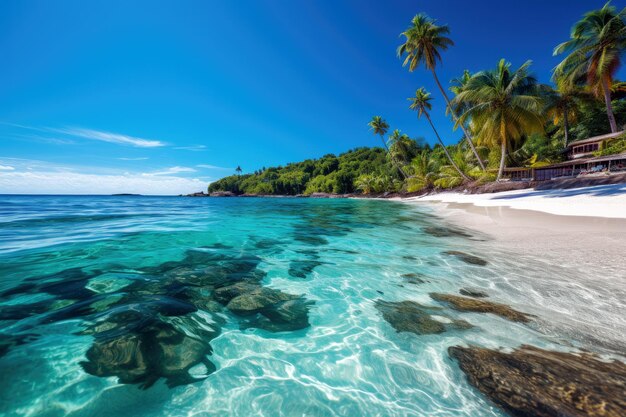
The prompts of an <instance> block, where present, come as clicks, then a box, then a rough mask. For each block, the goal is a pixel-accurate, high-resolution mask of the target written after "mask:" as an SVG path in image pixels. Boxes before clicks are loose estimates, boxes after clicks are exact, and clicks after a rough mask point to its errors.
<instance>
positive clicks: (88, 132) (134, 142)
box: [50, 127, 165, 148]
mask: <svg viewBox="0 0 626 417" xmlns="http://www.w3.org/2000/svg"><path fill="white" fill-rule="evenodd" d="M50 130H52V131H55V132H59V133H64V134H66V135H70V136H75V137H79V138H84V139H92V140H99V141H102V142H109V143H117V144H120V145H130V146H135V147H138V148H156V147H159V146H165V143H164V142H161V141H158V140H151V139H142V138H137V137H133V136H127V135H122V134H119V133H111V132H101V131H98V130H92V129H83V128H79V127H71V128H66V129H50Z"/></svg>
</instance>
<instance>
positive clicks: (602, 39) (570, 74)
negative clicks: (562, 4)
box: [554, 3, 626, 132]
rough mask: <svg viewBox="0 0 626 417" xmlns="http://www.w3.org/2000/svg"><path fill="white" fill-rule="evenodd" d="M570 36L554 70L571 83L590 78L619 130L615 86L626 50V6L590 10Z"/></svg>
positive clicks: (558, 51)
mask: <svg viewBox="0 0 626 417" xmlns="http://www.w3.org/2000/svg"><path fill="white" fill-rule="evenodd" d="M570 37H571V39H570V40H569V41H567V42H563V43H562V44H560V45H558V46H557V47H556V48H555V49H554V55H559V54H562V53H568V55H567V56H566V57H565V59H563V61H562V62H561V63H560V64H559V65H557V67H556V68H555V69H554V72H555V75H556V76H557V77H560V76H566V77H567V78H569V79H570V81H571V82H578V81H579V80H581V79H585V78H586V82H587V84H588V85H589V86H590V87H591V89H592V90H593V92H594V94H595V95H596V97H598V98H600V97H604V102H605V104H606V113H607V116H608V118H609V125H610V126H611V132H617V123H616V122H615V115H614V114H613V107H612V105H611V85H612V84H613V79H614V77H615V74H616V73H617V71H618V69H619V67H620V65H621V59H622V58H623V56H624V51H625V50H626V8H624V9H622V10H621V11H620V12H617V10H616V9H615V7H613V6H611V5H610V4H609V3H606V4H605V5H604V7H602V8H601V9H599V10H593V11H591V12H588V13H586V14H585V15H584V16H583V18H582V19H581V20H579V21H578V22H577V23H576V24H575V25H574V27H572V33H571V36H570Z"/></svg>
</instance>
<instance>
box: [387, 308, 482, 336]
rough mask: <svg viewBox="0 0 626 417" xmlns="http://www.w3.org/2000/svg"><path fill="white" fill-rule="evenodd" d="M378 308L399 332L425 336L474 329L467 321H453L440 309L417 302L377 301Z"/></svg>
mask: <svg viewBox="0 0 626 417" xmlns="http://www.w3.org/2000/svg"><path fill="white" fill-rule="evenodd" d="M376 308H377V309H378V311H380V313H381V314H382V316H383V318H384V319H385V321H387V322H388V323H389V324H390V325H391V327H393V328H394V329H395V330H396V331H397V332H410V333H415V334H418V335H424V334H437V333H443V332H445V331H446V330H450V329H468V328H471V327H472V325H471V324H469V323H468V322H466V321H463V320H453V319H451V318H449V317H447V316H445V315H443V314H442V311H441V309H440V308H438V307H428V306H423V305H421V304H418V303H416V302H415V301H399V302H393V301H383V300H376Z"/></svg>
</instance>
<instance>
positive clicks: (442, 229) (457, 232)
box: [422, 226, 472, 238]
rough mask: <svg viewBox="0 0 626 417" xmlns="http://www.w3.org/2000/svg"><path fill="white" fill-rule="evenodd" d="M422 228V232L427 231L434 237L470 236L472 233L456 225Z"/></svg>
mask: <svg viewBox="0 0 626 417" xmlns="http://www.w3.org/2000/svg"><path fill="white" fill-rule="evenodd" d="M422 230H423V231H424V233H427V234H429V235H431V236H434V237H465V238H470V237H472V235H471V234H469V233H468V232H466V231H464V230H462V229H459V228H456V227H446V226H427V227H425V228H424V229H422Z"/></svg>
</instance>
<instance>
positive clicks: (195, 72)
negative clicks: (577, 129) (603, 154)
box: [0, 0, 626, 194]
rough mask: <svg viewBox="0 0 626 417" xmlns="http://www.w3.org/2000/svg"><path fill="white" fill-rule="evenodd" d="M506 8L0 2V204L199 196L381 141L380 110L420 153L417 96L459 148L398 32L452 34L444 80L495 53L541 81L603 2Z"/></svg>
mask: <svg viewBox="0 0 626 417" xmlns="http://www.w3.org/2000/svg"><path fill="white" fill-rule="evenodd" d="M519 3H520V4H522V5H520V4H518V3H514V2H509V3H506V4H507V5H505V3H502V2H501V1H491V0H484V1H480V0H475V1H472V2H467V1H456V0H455V1H452V0H448V1H444V0H438V1H426V0H417V1H416V0H414V1H391V0H386V1H363V0H359V1H357V0H354V1H335V0H323V1H322V0H320V1H311V0H306V1H305V0H281V1H278V0H267V1H244V0H240V1H212V0H207V1H195V2H194V1H171V2H164V1H133V2H130V1H119V2H118V1H107V2H88V1H63V0H61V1H56V2H50V1H29V2H0V56H2V65H0V193H9V192H19V193H90V192H91V193H112V192H141V193H146V194H175V193H185V192H191V191H199V190H202V189H205V188H206V184H207V183H208V182H209V181H211V180H214V179H218V178H220V177H222V176H225V175H228V174H231V173H233V170H234V168H235V167H236V166H237V165H241V167H242V168H243V170H244V172H250V171H253V170H255V169H257V168H260V167H262V166H273V165H278V164H285V163H287V162H290V161H298V160H302V159H305V158H314V157H319V156H322V155H324V154H326V153H341V152H343V151H346V150H348V149H351V148H354V147H357V146H372V145H377V143H378V142H377V139H376V138H374V137H373V136H372V135H371V133H370V132H369V131H368V128H367V125H366V124H367V122H368V120H369V119H370V118H371V116H372V115H375V114H380V115H382V116H384V117H385V118H386V119H387V120H388V121H389V123H390V124H391V126H392V127H393V128H399V129H401V130H402V131H403V132H406V133H408V134H409V135H410V136H412V137H424V138H425V139H426V140H427V141H428V142H430V143H433V141H434V137H433V135H432V133H431V132H430V131H429V127H428V126H427V125H426V124H425V122H424V121H418V120H417V118H416V115H415V114H414V113H412V112H411V111H409V110H408V109H407V105H408V102H407V101H406V98H407V97H409V96H411V95H412V94H413V92H414V91H415V89H416V88H418V87H420V86H424V87H426V88H427V89H428V90H430V91H431V92H432V93H433V95H434V97H435V103H434V104H435V107H434V109H433V119H434V121H435V123H436V124H437V125H438V126H439V128H440V130H441V133H442V136H443V137H444V140H445V141H446V142H448V143H452V142H455V141H457V140H458V139H459V133H458V132H453V131H452V123H451V122H450V121H449V120H447V119H446V118H445V116H444V115H443V112H442V109H443V106H442V102H443V100H442V99H441V97H440V95H439V93H438V91H437V90H435V85H434V83H433V80H432V77H431V75H430V74H429V73H428V72H426V71H424V70H422V69H419V70H417V71H415V72H414V73H409V72H408V71H407V70H406V69H405V68H403V67H402V65H401V61H400V60H398V58H397V57H396V56H395V50H396V47H397V46H398V44H399V43H400V38H399V37H398V35H399V33H400V32H402V31H403V30H404V29H405V28H406V27H407V25H408V24H409V22H410V19H411V18H412V17H413V15H415V14H416V13H418V12H426V13H428V14H429V15H431V16H432V17H434V18H436V19H438V21H439V23H442V24H449V25H450V28H451V31H452V33H451V36H452V38H453V39H454V41H455V43H456V45H455V46H454V47H453V48H452V49H450V50H448V51H447V52H445V53H444V55H443V57H444V62H443V64H442V65H441V67H440V68H439V76H440V79H441V80H442V81H448V80H450V79H452V78H454V77H457V76H458V75H460V74H461V73H462V71H463V70H464V69H469V70H471V71H478V70H481V69H485V68H489V67H493V66H495V64H496V62H497V61H498V60H499V59H500V58H506V59H508V60H509V61H511V62H512V63H513V65H515V66H518V65H520V64H522V63H523V62H524V61H526V60H527V59H531V60H532V61H533V66H532V68H533V71H534V72H535V74H536V75H537V76H538V78H539V79H540V80H541V81H543V82H548V81H549V77H550V70H551V69H552V68H553V67H554V66H555V64H556V63H557V62H558V58H555V57H553V56H552V49H553V48H554V46H555V45H556V44H558V43H559V42H562V41H564V40H566V39H567V37H568V35H569V30H570V27H571V26H572V24H573V23H574V22H575V21H576V20H577V19H578V18H579V17H580V16H581V15H582V14H583V13H584V12H585V11H587V10H589V9H592V8H596V7H601V6H602V4H603V3H604V0H600V1H595V0H584V1H583V0H567V1H566V0H551V1H545V0H543V1H539V0H525V1H524V2H519ZM613 4H614V5H615V6H617V7H620V8H621V7H624V6H625V2H624V1H614V2H613ZM619 77H620V78H622V79H624V78H626V75H625V70H624V69H623V68H622V70H621V71H620V73H619Z"/></svg>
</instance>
